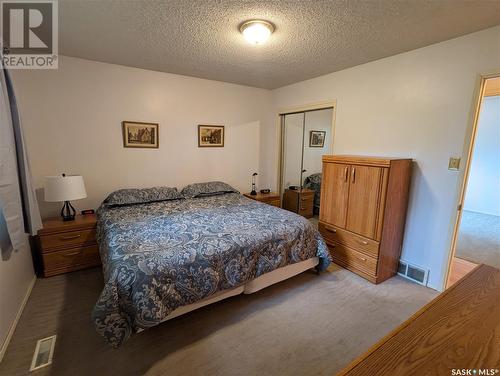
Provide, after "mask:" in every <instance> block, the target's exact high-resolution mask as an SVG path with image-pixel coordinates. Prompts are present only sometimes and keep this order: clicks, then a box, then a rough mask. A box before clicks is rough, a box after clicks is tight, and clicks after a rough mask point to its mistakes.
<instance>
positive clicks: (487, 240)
mask: <svg viewBox="0 0 500 376" xmlns="http://www.w3.org/2000/svg"><path fill="white" fill-rule="evenodd" d="M455 256H457V257H460V258H463V259H465V260H469V261H472V262H475V263H476V264H487V265H491V266H495V267H497V268H500V217H498V216H495V215H488V214H482V213H476V212H470V211H466V210H464V211H463V213H462V221H461V223H460V229H459V232H458V242H457V249H456V252H455Z"/></svg>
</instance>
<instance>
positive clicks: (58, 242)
mask: <svg viewBox="0 0 500 376" xmlns="http://www.w3.org/2000/svg"><path fill="white" fill-rule="evenodd" d="M95 231H96V230H95V229H87V230H78V231H68V232H61V233H58V234H52V235H42V236H40V245H41V248H42V252H45V251H47V250H50V249H61V248H67V247H75V246H82V245H85V244H87V245H89V244H95V243H96V240H95V236H96V233H95Z"/></svg>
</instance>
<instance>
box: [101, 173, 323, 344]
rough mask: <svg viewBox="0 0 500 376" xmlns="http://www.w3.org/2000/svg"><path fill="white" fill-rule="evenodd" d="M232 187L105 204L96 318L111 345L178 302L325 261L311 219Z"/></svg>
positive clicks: (117, 198) (125, 195)
mask: <svg viewBox="0 0 500 376" xmlns="http://www.w3.org/2000/svg"><path fill="white" fill-rule="evenodd" d="M211 184H212V185H213V184H214V183H211ZM218 184H223V183H218ZM226 186H227V185H226ZM226 186H223V187H224V188H223V189H221V190H222V192H220V191H217V189H214V188H213V186H212V188H211V189H208V191H209V192H208V193H203V189H201V191H202V193H201V194H200V193H199V192H200V187H201V188H203V186H202V185H200V184H199V185H198V186H197V187H195V189H194V191H193V189H192V190H191V191H190V190H189V189H187V191H186V188H189V187H190V186H188V187H186V188H185V189H184V190H183V191H182V192H181V193H179V192H177V190H176V189H175V188H173V191H168V190H172V188H151V189H149V190H148V189H146V190H120V191H117V192H114V193H113V194H111V195H110V196H108V198H107V199H106V200H105V201H104V202H103V204H102V205H101V207H100V208H99V210H98V212H97V215H98V225H97V239H98V242H99V248H100V253H101V259H102V264H103V271H104V283H105V285H104V289H103V291H102V293H101V295H100V297H99V299H98V301H97V303H96V305H95V307H94V310H93V312H92V320H93V322H94V324H95V327H96V329H97V332H98V333H99V334H101V335H102V336H103V337H104V338H105V340H106V341H107V342H108V343H110V344H111V345H112V346H114V347H119V346H121V345H122V344H123V343H124V342H125V341H126V340H127V339H128V338H129V337H130V335H131V334H133V333H135V332H138V331H141V330H142V329H146V328H150V327H152V326H155V325H157V324H159V323H161V322H162V321H164V320H165V319H167V317H168V315H169V314H170V313H171V312H172V311H174V310H176V309H177V308H179V307H183V306H187V305H190V304H193V303H195V302H198V301H201V300H203V299H206V298H208V297H210V296H213V295H214V294H216V293H218V292H221V291H224V290H229V289H231V288H234V287H237V286H241V285H244V284H245V283H246V282H248V281H251V280H253V279H255V278H257V277H259V276H262V275H264V274H266V273H268V272H272V271H275V270H277V269H279V268H282V267H285V266H287V265H290V264H294V263H299V262H302V261H304V260H308V259H311V258H312V257H318V258H319V264H318V266H317V269H318V270H319V271H322V270H324V269H326V267H327V266H328V264H329V263H330V256H329V253H328V249H327V247H326V245H325V243H324V241H323V240H322V238H321V236H320V235H319V233H318V231H317V230H316V228H315V227H314V226H312V225H311V223H310V222H309V221H308V220H307V219H305V218H303V217H300V216H298V215H296V214H294V213H291V212H288V211H285V210H282V209H279V208H276V207H273V206H270V205H267V204H263V203H260V202H258V201H254V200H250V199H248V198H246V197H244V196H242V195H240V194H239V193H236V191H235V190H234V189H232V188H230V187H229V186H227V187H229V188H227V187H226ZM217 187H219V186H217ZM219 188H220V187H219ZM206 190H207V189H206ZM130 191H133V192H132V193H131V192H130ZM213 191H216V193H217V194H215V195H211V192H212V193H213ZM113 195H114V197H112V196H113Z"/></svg>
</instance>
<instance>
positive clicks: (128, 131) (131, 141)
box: [122, 121, 158, 149]
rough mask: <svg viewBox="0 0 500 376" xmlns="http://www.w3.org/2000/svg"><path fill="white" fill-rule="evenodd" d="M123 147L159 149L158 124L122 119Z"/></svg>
mask: <svg viewBox="0 0 500 376" xmlns="http://www.w3.org/2000/svg"><path fill="white" fill-rule="evenodd" d="M122 128H123V147H125V148H153V149H158V124H156V123H138V122H135V121H122Z"/></svg>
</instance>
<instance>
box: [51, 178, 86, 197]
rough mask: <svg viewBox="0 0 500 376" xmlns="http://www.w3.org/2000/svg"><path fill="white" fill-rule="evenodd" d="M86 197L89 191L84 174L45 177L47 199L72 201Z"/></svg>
mask: <svg viewBox="0 0 500 376" xmlns="http://www.w3.org/2000/svg"><path fill="white" fill-rule="evenodd" d="M85 197H87V191H86V190H85V184H84V183H83V177H82V176H80V175H67V176H62V175H59V176H46V177H45V201H49V202H59V201H72V200H79V199H82V198H85Z"/></svg>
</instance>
